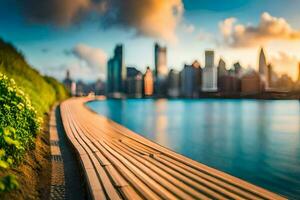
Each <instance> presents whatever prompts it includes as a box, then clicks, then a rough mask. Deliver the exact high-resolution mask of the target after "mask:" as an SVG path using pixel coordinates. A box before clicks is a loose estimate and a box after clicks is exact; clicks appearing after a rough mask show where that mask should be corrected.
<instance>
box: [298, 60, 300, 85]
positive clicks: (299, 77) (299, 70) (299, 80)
mask: <svg viewBox="0 0 300 200" xmlns="http://www.w3.org/2000/svg"><path fill="white" fill-rule="evenodd" d="M298 82H300V62H299V63H298Z"/></svg>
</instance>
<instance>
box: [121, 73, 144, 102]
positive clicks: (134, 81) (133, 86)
mask: <svg viewBox="0 0 300 200" xmlns="http://www.w3.org/2000/svg"><path fill="white" fill-rule="evenodd" d="M126 70H127V72H126V74H127V78H126V84H125V85H126V95H127V96H128V97H134V98H141V97H142V96H143V75H142V73H141V72H140V71H138V70H137V69H136V68H134V67H127V69H126Z"/></svg>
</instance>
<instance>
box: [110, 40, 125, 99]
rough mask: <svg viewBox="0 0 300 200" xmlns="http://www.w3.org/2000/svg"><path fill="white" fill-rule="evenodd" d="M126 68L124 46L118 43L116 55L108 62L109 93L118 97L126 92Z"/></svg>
mask: <svg viewBox="0 0 300 200" xmlns="http://www.w3.org/2000/svg"><path fill="white" fill-rule="evenodd" d="M125 79H126V70H125V65H124V59H123V46H122V45H117V46H116V48H115V50H114V56H113V57H112V58H111V59H109V60H108V63H107V93H108V96H113V97H118V96H121V95H122V93H124V85H125Z"/></svg>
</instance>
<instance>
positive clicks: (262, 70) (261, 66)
mask: <svg viewBox="0 0 300 200" xmlns="http://www.w3.org/2000/svg"><path fill="white" fill-rule="evenodd" d="M258 72H259V75H260V80H261V81H262V84H263V85H264V88H268V87H269V86H268V82H267V76H268V64H267V59H266V55H265V52H264V49H263V48H261V50H260V53H259V61H258Z"/></svg>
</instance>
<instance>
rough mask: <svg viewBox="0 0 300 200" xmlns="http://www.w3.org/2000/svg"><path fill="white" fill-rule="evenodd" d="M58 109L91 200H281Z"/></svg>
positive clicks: (70, 105) (80, 108)
mask: <svg viewBox="0 0 300 200" xmlns="http://www.w3.org/2000/svg"><path fill="white" fill-rule="evenodd" d="M90 100H93V99H91V98H72V99H69V100H66V101H65V102H63V103H62V104H61V117H62V121H63V125H64V128H65V132H66V134H67V137H68V139H69V140H70V142H71V143H72V145H73V147H74V148H75V150H76V152H77V154H78V156H79V160H80V161H81V164H82V166H83V169H84V172H85V178H86V182H87V186H88V190H89V193H90V197H91V198H92V199H114V200H115V199H135V200H136V199H272V200H275V199H284V198H283V197H281V196H279V195H276V194H274V193H272V192H269V191H267V190H265V189H262V188H260V187H257V186H255V185H252V184H250V183H247V182H245V181H243V180H241V179H238V178H235V177H233V176H231V175H228V174H226V173H223V172H221V171H218V170H216V169H213V168H210V167H208V166H206V165H203V164H201V163H198V162H196V161H193V160H191V159H189V158H186V157H184V156H182V155H180V154H177V153H175V152H173V151H171V150H169V149H167V148H165V147H162V146H160V145H158V144H156V143H154V142H151V141H150V140H147V139H145V138H144V137H142V136H140V135H138V134H136V133H134V132H132V131H130V130H129V129H127V128H125V127H123V126H121V125H119V124H117V123H115V122H113V121H111V120H109V119H107V118H106V117H103V116H100V115H98V114H96V113H94V112H92V111H91V110H89V109H88V108H87V107H86V106H85V105H84V103H85V102H87V101H90Z"/></svg>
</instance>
